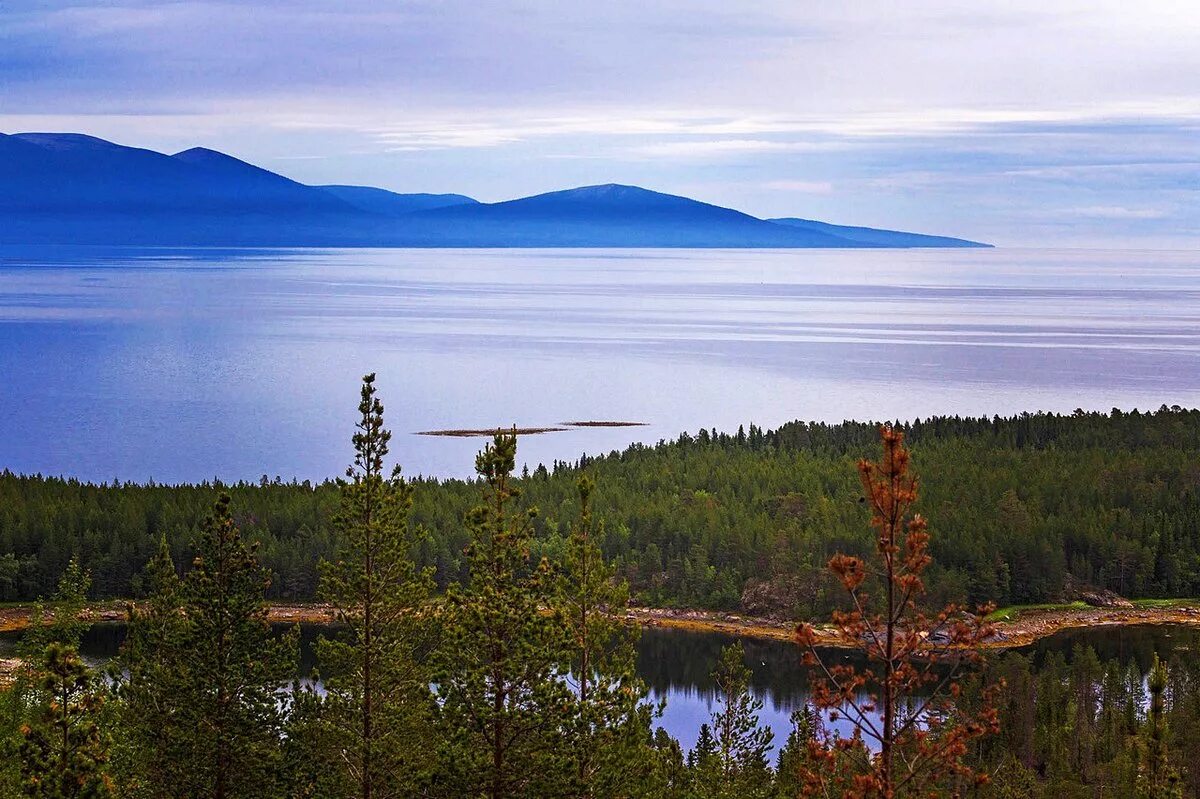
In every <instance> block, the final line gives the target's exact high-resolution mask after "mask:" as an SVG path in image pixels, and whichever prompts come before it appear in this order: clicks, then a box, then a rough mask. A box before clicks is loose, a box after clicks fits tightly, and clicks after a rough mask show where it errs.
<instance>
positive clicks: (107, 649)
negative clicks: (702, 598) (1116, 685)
mask: <svg viewBox="0 0 1200 799" xmlns="http://www.w3.org/2000/svg"><path fill="white" fill-rule="evenodd" d="M328 630H329V628H324V627H319V626H305V627H303V628H302V630H301V659H302V661H303V662H302V664H301V673H305V674H306V673H308V672H310V671H311V669H312V667H313V666H314V665H315V659H314V657H313V654H312V646H313V642H314V641H315V639H316V637H317V636H318V635H319V634H321V633H328ZM124 635H125V632H124V627H123V626H121V625H115V624H104V625H97V626H95V627H93V628H92V629H91V630H90V631H88V633H87V634H86V635H85V637H84V641H83V647H82V650H83V654H84V656H85V657H86V658H87V659H88V660H90V661H91V662H92V663H93V664H99V663H101V662H103V661H105V660H107V659H108V658H111V657H112V656H113V655H114V654H116V652H117V650H118V648H119V647H120V643H121V641H122V640H124ZM735 640H737V639H735V638H733V637H730V636H725V635H717V634H709V633H694V632H682V631H678V630H664V629H654V628H648V629H645V630H644V631H643V634H642V638H641V641H640V642H639V644H638V659H637V670H638V673H639V674H640V675H641V677H642V679H644V680H645V681H646V684H647V685H649V686H650V688H651V690H652V692H653V695H654V697H655V698H656V699H665V700H666V709H665V712H664V713H663V716H662V718H661V720H660V721H659V724H660V725H661V726H663V727H665V728H666V730H667V732H669V733H670V734H671V735H672V736H674V737H675V738H677V739H678V740H679V742H680V743H681V744H682V745H683V746H684V748H685V749H690V748H691V747H692V745H694V744H695V742H696V734H697V732H698V730H699V728H700V725H701V724H702V723H704V722H707V721H710V719H711V716H712V713H713V711H715V710H717V709H718V708H719V704H718V703H717V702H716V701H715V699H714V696H715V695H714V688H713V682H712V678H711V676H710V674H711V672H712V670H713V668H715V667H716V663H717V656H718V654H719V653H720V650H721V647H723V646H726V645H727V644H730V643H733V642H734V641H735ZM743 643H744V645H745V649H746V664H747V666H749V667H750V669H751V672H752V678H751V688H752V690H753V692H754V693H755V695H756V696H758V697H759V698H760V699H761V700H762V702H763V709H762V712H761V714H760V721H761V722H762V723H763V724H767V725H769V726H770V727H771V729H772V730H773V731H774V732H775V746H776V750H778V747H780V746H782V745H783V743H784V741H786V740H787V735H788V732H789V730H790V729H791V721H790V718H791V714H792V711H793V710H797V709H799V708H800V707H802V706H803V705H804V701H805V699H806V698H807V695H808V694H807V683H806V670H805V668H804V667H803V666H802V665H801V663H800V654H799V651H798V649H797V647H795V646H793V645H791V644H787V643H783V642H780V641H756V640H750V639H746V640H744V642H743ZM14 644H15V637H14V635H13V634H2V635H0V654H3V653H4V652H6V651H12V648H13V646H14ZM1076 644H1083V645H1085V646H1091V647H1093V648H1094V649H1095V650H1096V652H1097V654H1098V655H1099V656H1100V658H1101V659H1103V660H1108V659H1111V658H1117V659H1119V660H1120V661H1121V662H1122V663H1126V664H1127V663H1131V662H1132V663H1136V664H1137V665H1138V667H1139V668H1140V669H1141V670H1142V672H1143V673H1146V672H1148V671H1149V669H1150V664H1151V661H1152V659H1153V656H1154V654H1155V653H1157V654H1158V655H1159V657H1160V658H1163V659H1164V660H1169V659H1170V658H1171V656H1172V655H1174V654H1188V655H1189V656H1194V655H1195V653H1196V652H1197V650H1198V649H1200V629H1197V628H1194V627H1180V626H1172V625H1161V626H1159V625H1137V626H1130V627H1096V628H1090V629H1080V630H1071V631H1068V632H1064V633H1060V634H1058V635H1054V636H1050V637H1048V638H1044V639H1042V640H1041V641H1039V642H1037V643H1036V644H1034V645H1033V646H1030V647H1026V648H1024V649H1022V650H1021V651H1022V652H1024V653H1025V654H1032V655H1033V656H1034V662H1035V666H1036V665H1037V663H1038V662H1040V659H1041V658H1044V657H1045V656H1046V655H1047V654H1049V653H1050V652H1061V653H1062V654H1063V655H1064V656H1065V657H1066V658H1067V660H1068V661H1070V658H1071V654H1072V650H1073V649H1074V648H1075V645H1076ZM831 656H832V654H831Z"/></svg>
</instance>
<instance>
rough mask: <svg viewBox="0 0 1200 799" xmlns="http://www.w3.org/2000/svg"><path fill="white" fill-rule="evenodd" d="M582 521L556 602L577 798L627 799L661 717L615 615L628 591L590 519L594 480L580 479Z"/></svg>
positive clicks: (639, 779)
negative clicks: (572, 701)
mask: <svg viewBox="0 0 1200 799" xmlns="http://www.w3.org/2000/svg"><path fill="white" fill-rule="evenodd" d="M576 487H577V489H578V492H579V504H580V511H579V518H578V519H577V520H576V521H575V523H574V524H573V525H572V528H571V535H570V538H569V539H568V542H567V549H566V554H565V557H564V559H563V563H562V567H561V570H560V572H559V575H558V592H557V597H556V601H557V603H558V613H559V616H560V620H561V624H562V625H563V628H564V630H565V631H566V633H567V637H568V641H567V645H568V651H567V654H568V657H569V660H568V663H569V665H570V674H571V677H570V679H571V680H572V682H573V684H574V688H575V694H576V705H575V710H574V719H573V722H574V726H575V730H574V733H573V735H572V746H573V749H574V758H575V779H576V786H575V789H574V792H575V794H576V795H577V796H580V797H607V796H612V797H620V796H629V795H630V794H631V793H632V792H637V791H639V790H641V789H643V788H645V786H646V783H647V780H649V779H650V777H651V775H652V773H653V771H654V768H653V764H654V760H653V758H652V757H650V756H649V755H650V748H651V746H652V741H651V732H650V728H651V724H652V721H653V719H654V717H655V709H654V708H653V707H651V706H650V705H649V703H647V702H646V701H645V700H646V696H647V688H646V686H645V684H644V683H643V682H642V681H641V679H640V678H639V677H638V676H637V671H636V668H635V661H636V657H637V650H636V643H637V637H638V629H637V627H635V626H633V625H630V624H626V623H624V622H623V620H621V619H620V618H619V617H618V616H617V615H616V614H618V613H620V612H622V610H623V609H624V608H625V606H626V605H627V604H628V601H629V589H628V587H627V586H626V585H625V584H624V583H623V582H618V580H617V579H616V570H615V569H614V568H613V567H612V566H610V565H609V564H607V563H605V561H604V556H603V554H602V553H601V551H600V547H599V545H598V544H597V543H596V539H597V537H598V536H599V535H600V534H602V530H601V529H600V528H599V527H598V526H597V525H596V524H595V523H594V522H593V519H592V504H591V497H592V492H593V491H594V489H595V485H594V483H593V482H592V480H591V479H589V478H588V477H586V476H584V477H581V478H580V479H579V480H578V482H577V484H576Z"/></svg>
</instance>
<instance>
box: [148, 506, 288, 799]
mask: <svg viewBox="0 0 1200 799" xmlns="http://www.w3.org/2000/svg"><path fill="white" fill-rule="evenodd" d="M229 502H230V500H229V497H228V496H225V495H223V496H221V498H220V499H219V500H218V501H217V503H216V505H215V506H214V508H213V513H212V515H211V516H209V517H208V518H207V519H206V520H205V522H204V524H203V525H202V527H201V531H200V535H199V536H198V537H197V539H196V543H195V549H196V555H195V559H194V561H193V564H192V569H191V570H190V571H189V572H188V573H187V575H186V576H185V577H184V579H183V582H182V584H181V586H180V599H181V601H180V605H181V608H182V612H183V615H184V618H185V619H186V626H185V628H184V630H183V631H182V634H181V635H180V637H179V641H180V646H179V649H178V650H176V652H175V655H176V657H177V659H178V668H179V669H180V670H181V673H180V674H179V675H178V678H179V684H180V686H181V688H180V690H181V695H180V696H179V697H178V702H177V709H178V712H177V713H176V714H175V715H174V716H173V718H172V720H171V722H170V723H171V725H172V727H173V729H172V731H171V736H170V737H171V738H172V739H176V740H179V741H180V744H181V749H182V751H183V752H184V753H185V754H184V758H185V760H184V761H183V762H185V763H186V764H187V768H186V769H184V770H182V772H181V774H180V775H179V776H178V779H179V782H178V783H177V784H175V785H174V786H171V790H173V791H174V793H175V795H176V796H179V797H187V798H188V799H201V797H209V798H210V799H234V798H235V797H236V798H237V799H258V798H259V797H262V798H263V799H266V798H267V797H275V796H277V795H278V783H279V776H280V775H279V761H280V742H281V734H280V733H281V726H282V721H283V707H284V699H285V696H286V690H287V688H288V685H289V683H290V680H291V678H292V677H293V676H294V674H295V669H296V662H297V657H298V655H297V636H296V635H295V634H294V632H293V633H291V634H288V635H286V636H283V637H282V638H279V637H276V636H275V635H274V634H273V632H272V630H271V625H270V624H269V623H268V622H267V605H266V602H265V601H264V599H263V592H264V591H265V590H266V589H267V587H268V586H269V585H270V578H269V576H268V573H267V571H266V569H264V568H263V567H262V566H261V565H260V564H259V562H258V559H257V557H256V555H255V550H256V547H255V546H254V545H252V544H248V543H247V542H246V541H245V540H243V539H242V537H241V533H240V532H239V531H238V528H237V526H236V525H235V524H234V521H233V517H232V516H231V514H230V511H229ZM173 679H174V678H173Z"/></svg>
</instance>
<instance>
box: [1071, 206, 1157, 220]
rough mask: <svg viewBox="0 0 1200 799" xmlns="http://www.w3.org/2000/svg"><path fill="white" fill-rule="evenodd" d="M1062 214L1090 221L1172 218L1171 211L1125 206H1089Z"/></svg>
mask: <svg viewBox="0 0 1200 799" xmlns="http://www.w3.org/2000/svg"><path fill="white" fill-rule="evenodd" d="M1060 213H1061V214H1063V215H1065V216H1074V217H1084V218H1089V219H1166V218H1167V217H1169V216H1171V213H1170V212H1169V211H1166V210H1164V209H1162V208H1128V207H1126V206H1123V205H1088V206H1081V207H1077V208H1064V209H1062V210H1061V211H1060Z"/></svg>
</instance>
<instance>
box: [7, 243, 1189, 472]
mask: <svg viewBox="0 0 1200 799" xmlns="http://www.w3.org/2000/svg"><path fill="white" fill-rule="evenodd" d="M369 371H375V372H378V373H379V384H378V385H379V387H380V391H381V395H382V398H383V400H384V402H385V403H386V405H387V409H388V422H389V424H390V425H391V427H392V428H393V430H394V431H395V433H396V436H395V438H394V439H393V441H392V447H393V453H394V454H395V455H396V456H397V458H398V459H399V461H400V462H401V463H402V464H403V466H404V468H405V471H406V472H407V473H408V474H418V473H419V474H426V475H437V476H448V475H456V476H463V475H469V474H470V472H471V470H472V468H473V464H474V454H475V452H476V451H477V450H478V449H479V447H480V445H481V443H482V440H481V439H455V438H430V437H426V436H419V435H415V433H416V432H418V431H427V430H442V429H448V428H488V427H492V428H494V427H495V426H497V425H503V426H508V425H511V424H517V425H519V426H521V427H544V426H553V425H556V424H559V423H562V422H569V421H578V420H582V421H587V420H601V421H603V420H623V421H635V422H645V423H646V426H645V427H636V428H585V429H571V430H568V431H566V432H556V433H547V434H543V435H532V436H528V437H526V438H524V439H522V442H521V446H520V452H519V453H518V455H519V456H520V458H521V459H522V460H526V461H529V462H531V463H533V464H537V463H539V462H544V463H546V464H547V465H549V464H550V463H551V462H552V461H554V460H555V459H563V460H567V459H569V460H574V459H576V458H578V457H579V455H580V454H582V453H585V452H586V453H591V454H596V453H600V452H608V451H610V450H612V449H614V448H621V447H624V446H625V445H627V444H628V443H630V442H632V441H635V440H637V441H643V442H650V443H653V442H655V441H658V440H659V439H660V438H664V437H666V438H674V437H675V436H677V435H678V434H679V433H680V432H681V431H683V430H689V431H692V432H694V431H696V430H697V429H698V428H700V427H705V428H711V427H717V428H720V429H723V430H728V431H733V430H736V429H737V426H738V425H739V424H747V423H750V422H754V423H756V424H758V425H762V426H768V427H774V426H777V425H779V424H781V423H783V422H786V421H790V420H792V419H797V418H799V419H805V420H820V421H827V422H839V421H842V420H843V419H848V418H858V419H866V418H871V419H896V418H902V419H911V418H913V417H916V416H922V417H923V416H928V415H931V414H964V415H968V414H969V415H992V414H1012V413H1018V412H1021V411H1034V410H1039V409H1040V410H1048V411H1060V412H1066V413H1069V412H1071V411H1072V410H1074V409H1075V408H1084V409H1088V410H1108V409H1110V408H1113V407H1120V408H1123V409H1126V410H1129V409H1132V408H1134V407H1137V408H1141V409H1154V408H1158V407H1159V406H1160V405H1164V404H1165V405H1174V404H1178V405H1184V406H1189V407H1198V406H1200V253H1196V252H1185V251H1180V252H1167V251H1158V252H1156V251H1124V252H1118V251H1104V250H1019V249H995V250H876V251H870V250H766V251H748V250H220V249H137V248H120V247H109V248H88V247H26V248H16V247H0V375H2V376H3V377H2V378H0V429H2V430H4V435H3V436H0V469H4V468H8V469H11V470H13V471H15V472H21V473H34V472H40V473H42V474H53V475H59V474H63V475H70V476H76V477H80V478H84V479H91V480H111V479H113V478H116V479H119V480H134V481H145V480H148V479H151V478H153V479H155V480H157V481H159V482H177V481H199V480H207V479H211V478H212V477H214V476H216V477H219V478H221V479H224V480H237V479H248V480H257V479H258V478H259V477H260V476H261V475H264V474H266V475H268V476H271V477H274V476H275V475H280V476H282V477H283V478H284V479H285V480H287V479H291V478H293V477H296V478H299V479H306V478H313V479H324V478H328V477H332V476H336V475H340V474H341V473H342V471H343V470H344V468H345V466H346V465H347V464H348V462H349V460H350V457H351V452H350V434H351V432H352V430H351V424H352V422H353V416H354V411H355V408H356V407H357V404H358V381H359V378H360V377H361V376H362V375H363V374H364V373H366V372H369Z"/></svg>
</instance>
